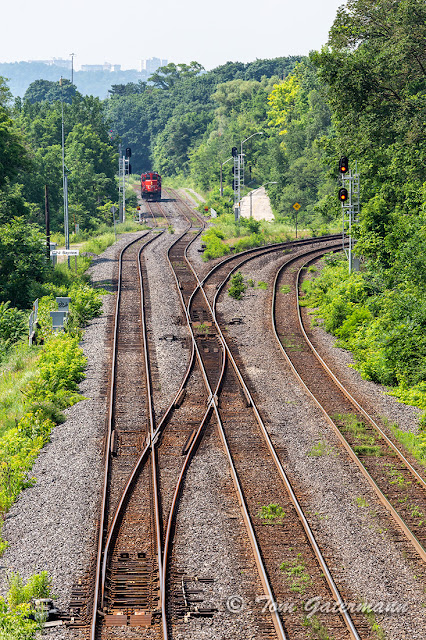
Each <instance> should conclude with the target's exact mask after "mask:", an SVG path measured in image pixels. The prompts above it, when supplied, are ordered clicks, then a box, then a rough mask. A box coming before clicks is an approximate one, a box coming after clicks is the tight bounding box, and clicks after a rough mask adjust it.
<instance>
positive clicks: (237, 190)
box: [232, 147, 241, 222]
mask: <svg viewBox="0 0 426 640" xmlns="http://www.w3.org/2000/svg"><path fill="white" fill-rule="evenodd" d="M232 157H233V158H234V167H233V173H234V179H233V181H232V186H233V188H234V218H235V222H239V220H240V197H241V186H240V169H241V165H240V154H239V153H238V149H237V147H232Z"/></svg>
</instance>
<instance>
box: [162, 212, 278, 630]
mask: <svg viewBox="0 0 426 640" xmlns="http://www.w3.org/2000/svg"><path fill="white" fill-rule="evenodd" d="M186 206H187V205H186ZM200 233H201V231H200ZM198 235H199V234H197V236H195V237H194V238H193V240H192V241H191V242H190V243H188V245H187V247H186V248H185V252H184V257H185V260H186V262H187V264H188V267H189V268H190V269H191V271H192V272H193V274H194V276H195V278H196V280H197V282H198V283H199V282H200V281H199V278H198V276H197V274H196V273H195V271H194V269H193V267H192V265H191V264H190V262H189V260H188V257H187V252H188V249H189V247H190V245H191V244H192V243H193V242H194V241H195V240H196V238H197V237H198ZM175 279H176V282H177V285H178V291H179V294H180V298H181V303H182V305H183V309H184V312H185V315H186V317H187V321H188V326H189V328H190V331H191V335H192V340H193V344H194V345H195V349H196V352H197V358H198V361H199V364H200V368H201V371H202V373H203V379H204V383H205V385H206V389H207V391H208V393H209V394H210V398H209V407H208V409H207V412H206V414H205V419H207V416H208V413H209V411H210V409H211V408H212V409H213V411H214V413H215V416H216V420H217V425H218V430H219V435H220V438H221V441H222V444H223V447H224V450H225V454H226V457H227V459H228V464H229V468H230V471H231V477H232V481H233V483H234V487H235V490H236V493H237V496H238V502H239V505H240V509H241V512H242V516H243V520H244V523H245V525H246V530H247V534H248V537H249V541H250V544H251V547H252V550H253V555H254V559H255V562H256V566H257V569H258V572H259V577H260V580H261V582H262V586H263V590H264V592H265V595H266V596H267V597H268V598H269V602H273V601H274V598H273V592H272V588H271V585H270V582H269V578H268V575H267V572H266V569H265V566H264V564H263V560H262V556H261V553H260V549H259V546H258V543H257V539H256V535H255V532H254V529H253V525H252V523H251V520H250V516H249V513H248V509H247V505H246V502H245V498H244V495H243V492H242V488H241V485H240V482H239V479H238V475H237V472H236V469H235V466H234V462H233V459H232V455H231V452H230V450H229V447H228V442H227V439H226V435H225V432H224V429H223V425H222V420H221V417H220V414H219V411H218V408H217V395H216V391H217V390H218V389H219V387H220V385H221V382H222V379H223V375H224V372H225V367H226V349H225V344H224V343H223V340H222V339H221V342H222V348H223V358H222V370H221V374H220V377H219V380H218V382H217V385H216V390H215V392H213V390H212V388H211V386H210V383H209V380H208V377H207V373H206V371H205V367H204V362H203V360H202V357H201V354H200V352H199V349H198V345H197V343H196V338H195V335H194V332H193V329H192V322H191V318H190V315H189V309H190V306H191V303H192V300H193V298H194V296H195V294H196V291H197V290H198V288H199V286H200V284H198V286H197V287H196V289H195V290H194V291H193V293H192V295H191V297H190V300H189V302H188V306H186V305H185V302H184V299H183V295H182V293H181V290H180V287H179V281H178V278H177V276H176V274H175ZM203 295H204V297H205V294H204V292H203ZM206 302H207V305H208V308H210V312H211V313H212V310H211V307H210V305H209V303H208V301H207V300H206ZM212 317H213V313H212ZM202 426H203V425H202V424H201V425H200V427H199V429H198V432H197V437H196V439H194V442H193V443H192V446H191V448H190V451H188V454H187V457H186V460H185V463H184V468H183V469H182V472H181V475H180V477H179V480H178V483H177V486H176V489H175V494H174V499H173V511H174V512H175V509H176V501H177V497H178V495H179V491H180V489H181V484H182V481H183V477H184V474H185V472H186V468H187V463H186V461H188V463H189V461H190V459H191V456H192V451H193V450H194V449H195V446H197V445H198V443H199V439H200V435H201V432H202ZM190 453H191V456H190V455H189V454H190ZM171 528H172V520H171V519H169V521H168V524H167V533H166V539H167V547H165V558H168V550H169V545H170V539H171ZM163 570H164V572H165V574H166V571H167V560H164V562H163ZM165 574H164V577H163V584H165ZM163 602H164V605H163V606H164V607H165V598H163ZM271 616H272V621H273V624H274V627H275V631H276V633H277V636H278V638H279V640H288V638H287V636H286V634H285V632H284V629H283V626H282V622H281V619H280V616H279V613H278V611H273V612H271Z"/></svg>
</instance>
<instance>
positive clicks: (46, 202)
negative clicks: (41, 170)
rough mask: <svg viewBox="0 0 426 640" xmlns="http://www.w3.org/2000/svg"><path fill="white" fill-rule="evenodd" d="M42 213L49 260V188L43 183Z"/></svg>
mask: <svg viewBox="0 0 426 640" xmlns="http://www.w3.org/2000/svg"><path fill="white" fill-rule="evenodd" d="M44 213H45V221H46V255H47V259H48V260H50V211H49V190H48V187H47V184H45V185H44Z"/></svg>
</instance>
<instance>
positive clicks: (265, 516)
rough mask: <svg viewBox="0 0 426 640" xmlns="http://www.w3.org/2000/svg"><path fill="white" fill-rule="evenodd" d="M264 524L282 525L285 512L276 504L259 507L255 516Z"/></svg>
mask: <svg viewBox="0 0 426 640" xmlns="http://www.w3.org/2000/svg"><path fill="white" fill-rule="evenodd" d="M256 516H257V517H258V518H260V519H261V520H263V522H264V523H265V524H282V522H283V520H284V518H285V511H284V509H283V508H282V507H280V505H278V504H268V505H266V506H265V505H264V506H262V507H261V509H260V511H259V512H258V513H257V514H256Z"/></svg>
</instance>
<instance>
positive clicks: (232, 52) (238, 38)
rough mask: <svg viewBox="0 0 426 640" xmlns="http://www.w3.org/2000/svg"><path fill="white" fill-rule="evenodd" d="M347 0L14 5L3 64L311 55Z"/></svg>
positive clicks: (211, 62) (17, 0) (46, 0)
mask: <svg viewBox="0 0 426 640" xmlns="http://www.w3.org/2000/svg"><path fill="white" fill-rule="evenodd" d="M341 4H344V2H343V0H293V1H290V0H257V1H254V0H239V1H234V2H233V1H232V0H231V1H229V0H211V2H205V1H203V0H198V1H197V2H195V0H173V1H172V0H161V1H158V2H152V0H148V1H147V0H140V1H138V2H136V1H135V0H125V1H124V2H111V0H104V1H103V2H100V1H99V0H73V1H70V2H64V1H63V0H34V1H32V2H28V0H9V1H8V2H7V4H6V3H4V5H3V8H2V23H3V28H2V37H1V41H0V62H14V61H16V60H44V59H51V58H67V57H68V56H69V54H70V53H71V52H74V53H75V54H76V57H75V65H76V68H79V66H80V65H81V64H101V63H103V62H105V61H107V62H111V63H113V64H121V65H122V66H123V68H134V69H135V68H138V61H139V60H140V59H141V58H151V57H157V58H162V59H167V60H169V61H172V62H176V63H178V62H186V63H187V62H190V61H191V60H197V61H198V62H200V63H201V64H202V65H203V66H204V67H206V69H211V68H213V67H215V66H217V65H219V64H223V63H224V62H226V61H228V60H232V61H237V60H239V61H241V62H249V61H253V60H255V59H256V58H275V57H277V56H287V55H296V54H307V53H308V52H309V51H310V50H312V49H318V48H319V47H321V46H322V45H323V44H325V42H326V40H327V35H328V31H329V29H330V27H331V25H332V23H333V20H334V17H335V15H336V10H337V8H338V7H339V6H340V5H341Z"/></svg>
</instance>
